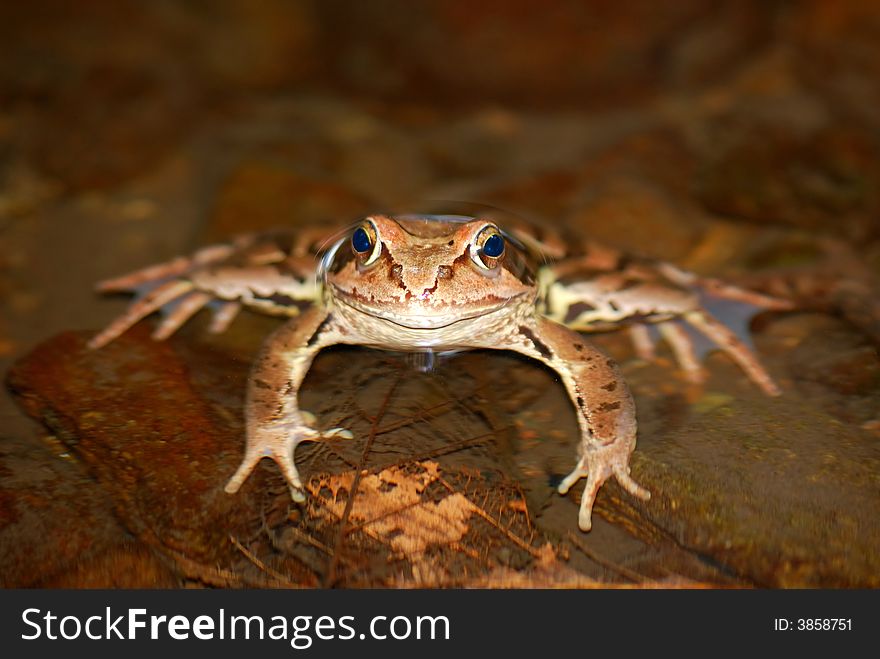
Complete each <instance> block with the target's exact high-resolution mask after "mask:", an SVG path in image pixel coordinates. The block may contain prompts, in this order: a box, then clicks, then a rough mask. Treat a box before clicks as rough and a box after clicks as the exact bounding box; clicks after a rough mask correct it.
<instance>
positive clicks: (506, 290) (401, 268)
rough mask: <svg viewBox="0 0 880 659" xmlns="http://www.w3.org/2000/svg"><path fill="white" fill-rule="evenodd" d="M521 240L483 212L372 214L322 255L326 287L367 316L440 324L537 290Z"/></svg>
mask: <svg viewBox="0 0 880 659" xmlns="http://www.w3.org/2000/svg"><path fill="white" fill-rule="evenodd" d="M534 266H535V264H534V259H533V258H532V257H531V256H530V255H529V253H528V251H527V250H526V249H525V248H524V247H523V245H522V244H521V243H520V242H519V241H518V240H517V239H515V238H514V237H512V236H511V235H508V234H506V233H504V232H503V231H502V230H501V229H500V228H499V227H498V226H497V225H496V224H495V223H493V222H491V221H490V220H486V219H479V218H472V217H463V216H455V215H400V216H394V217H389V216H385V215H371V216H370V217H367V218H365V219H363V220H361V221H360V222H358V223H357V224H356V225H354V227H352V229H351V230H350V231H349V232H348V233H347V234H346V235H345V237H343V238H341V239H340V240H339V241H337V242H336V243H335V244H334V245H333V247H332V248H331V249H330V250H329V251H328V252H327V254H326V255H325V256H324V260H323V264H322V269H321V270H322V274H323V279H324V286H325V291H326V294H327V295H329V296H330V297H331V298H332V299H333V300H334V301H336V302H338V303H342V304H346V305H348V306H350V307H353V308H354V309H356V310H358V311H360V312H362V313H366V314H369V315H371V316H374V317H378V318H383V319H385V320H389V321H391V322H394V323H397V324H398V325H403V326H404V327H410V328H414V329H420V328H425V329H427V328H440V327H444V326H446V325H450V324H452V323H455V322H458V321H461V320H464V319H467V318H474V317H477V316H482V315H485V314H487V313H491V312H493V311H497V310H499V309H502V308H505V307H508V306H510V307H515V306H516V304H514V303H517V302H525V303H528V304H531V303H532V302H533V300H534V296H535V294H536V288H535V276H534V275H535V267H534Z"/></svg>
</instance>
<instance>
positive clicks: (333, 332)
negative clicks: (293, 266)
mask: <svg viewBox="0 0 880 659" xmlns="http://www.w3.org/2000/svg"><path fill="white" fill-rule="evenodd" d="M343 338H344V337H343V334H342V333H341V332H340V330H339V329H338V327H337V325H336V323H335V322H334V318H333V316H332V314H331V313H330V312H329V311H328V309H326V308H323V307H317V306H316V307H313V308H312V309H309V310H308V311H307V312H305V313H304V314H303V315H302V316H300V317H299V318H295V319H293V320H290V321H288V322H287V323H285V324H284V325H283V326H282V327H281V328H279V329H278V330H276V331H275V333H274V334H272V335H271V336H270V337H269V338H268V339H267V340H266V341H265V343H264V344H263V347H262V348H261V350H260V354H259V356H258V357H257V360H256V361H255V362H254V366H253V368H252V369H251V375H250V379H249V381H248V390H247V401H246V407H245V419H246V425H247V448H246V449H245V456H244V459H243V460H242V462H241V466H239V468H238V470H237V471H236V472H235V474H234V475H233V476H232V478H230V479H229V482H228V483H227V484H226V488H225V489H226V491H227V492H229V493H230V494H233V493H235V492H237V491H238V489H239V488H240V487H241V485H242V483H244V481H245V480H246V479H247V477H248V476H249V475H250V473H251V472H252V471H253V469H254V467H255V466H256V465H257V463H258V462H259V461H260V460H261V459H262V458H266V457H268V458H272V459H273V460H274V461H275V462H276V463H277V464H278V466H279V467H280V468H281V472H282V473H283V474H284V478H285V480H286V481H287V484H288V485H289V486H290V493H291V497H292V498H293V499H294V500H295V501H302V500H303V499H304V496H303V493H302V481H301V480H300V477H299V472H298V471H297V469H296V464H295V461H294V451H295V450H296V447H297V446H298V445H299V444H300V443H301V442H312V441H317V440H319V439H322V438H326V437H333V436H337V435H342V436H347V437H351V433H350V432H348V431H347V430H343V429H341V428H334V429H331V430H327V431H324V432H321V431H318V430H315V429H314V428H312V427H311V426H309V423H308V420H307V419H306V418H305V415H307V414H308V413H307V412H304V411H302V410H300V409H299V405H298V402H297V401H298V392H299V388H300V385H301V384H302V381H303V379H304V378H305V376H306V373H308V370H309V368H310V367H311V364H312V360H313V359H314V358H315V355H317V354H318V352H319V351H320V350H321V349H322V348H325V347H327V346H329V345H333V344H336V343H343V342H344V341H343Z"/></svg>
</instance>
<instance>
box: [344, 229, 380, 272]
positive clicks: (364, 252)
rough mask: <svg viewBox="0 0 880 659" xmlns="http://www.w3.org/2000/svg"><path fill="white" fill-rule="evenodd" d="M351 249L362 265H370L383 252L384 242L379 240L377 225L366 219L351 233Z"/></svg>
mask: <svg viewBox="0 0 880 659" xmlns="http://www.w3.org/2000/svg"><path fill="white" fill-rule="evenodd" d="M351 249H352V251H353V252H354V254H355V256H356V257H357V260H358V262H359V263H360V264H361V265H370V264H371V263H373V262H374V261H375V260H376V259H378V258H379V254H381V253H382V243H381V242H379V238H378V233H377V232H376V225H375V224H373V223H372V222H370V221H369V220H365V221H364V222H363V223H361V225H360V226H358V228H357V229H355V230H354V232H353V233H352V234H351Z"/></svg>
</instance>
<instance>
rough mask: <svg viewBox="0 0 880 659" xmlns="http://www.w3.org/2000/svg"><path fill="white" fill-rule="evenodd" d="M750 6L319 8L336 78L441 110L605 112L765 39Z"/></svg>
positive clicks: (761, 18) (713, 71) (438, 1)
mask: <svg viewBox="0 0 880 659" xmlns="http://www.w3.org/2000/svg"><path fill="white" fill-rule="evenodd" d="M761 6H762V5H761V4H760V3H756V2H722V3H714V4H713V5H712V6H711V7H710V6H708V5H706V4H705V3H702V2H696V1H688V2H677V3H674V4H666V5H659V4H657V3H653V2H644V1H643V2H630V3H626V4H625V5H621V4H617V5H609V4H605V3H582V2H576V1H574V0H570V1H569V0H566V1H565V2H556V3H553V5H552V7H548V6H546V5H538V4H535V3H532V2H524V1H522V0H519V1H517V2H509V1H504V2H502V1H499V0H493V1H492V2H483V3H480V4H479V5H474V4H462V3H456V2H447V1H445V0H432V1H431V2H422V3H417V4H413V3H408V2H401V1H400V0H382V1H380V2H370V3H356V4H351V3H347V2H339V1H336V0H334V1H332V2H321V3H319V4H318V5H317V6H316V8H317V11H318V16H319V20H320V22H321V25H322V27H323V29H324V30H325V31H326V32H327V33H330V32H331V30H332V33H333V34H334V35H335V38H334V49H333V51H332V52H331V53H330V54H329V56H330V62H331V67H332V71H333V72H334V73H335V74H336V76H337V77H338V79H339V80H340V81H341V82H343V83H347V84H349V85H352V86H354V87H355V88H356V89H358V90H359V91H361V92H363V93H365V94H369V95H380V96H392V97H406V96H412V95H414V94H417V95H419V96H420V97H422V98H426V99H431V100H432V101H433V102H435V103H438V104H442V105H444V106H447V107H448V106H453V107H460V106H462V105H471V104H475V103H477V104H478V103H485V102H493V101H494V102H507V103H510V104H513V105H519V106H546V105H547V104H549V103H560V102H562V103H570V104H575V103H576V104H578V105H584V104H586V105H590V106H593V107H596V106H600V107H601V106H608V105H609V104H610V103H612V102H619V101H621V100H622V99H628V100H632V99H636V98H644V97H645V96H646V95H648V94H651V93H654V92H656V91H657V90H658V89H659V88H660V87H661V86H663V85H664V84H670V83H671V84H682V85H692V84H694V83H698V82H702V81H705V80H706V79H709V78H713V77H716V76H718V75H719V74H720V73H721V72H723V71H725V70H726V69H728V68H729V67H730V66H731V64H732V63H733V62H734V61H736V59H737V58H738V57H740V56H742V54H743V53H744V52H747V50H748V49H749V48H753V47H754V46H755V44H756V43H758V42H760V41H761V39H762V38H764V36H765V35H766V34H767V32H768V30H767V22H766V21H767V18H768V17H767V15H766V13H761V12H760V11H759V8H760V7H761Z"/></svg>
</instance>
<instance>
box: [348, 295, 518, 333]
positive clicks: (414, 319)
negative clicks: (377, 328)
mask: <svg viewBox="0 0 880 659" xmlns="http://www.w3.org/2000/svg"><path fill="white" fill-rule="evenodd" d="M522 298H523V296H522V295H519V296H514V297H510V298H503V299H502V298H497V299H492V300H486V301H485V304H481V305H479V306H473V307H469V308H465V307H463V306H462V305H447V306H444V307H441V308H438V309H428V308H425V307H422V308H415V309H413V308H410V309H407V310H405V311H401V310H397V309H393V308H389V307H388V306H383V307H382V308H377V307H373V306H371V305H369V304H366V303H364V302H363V301H361V300H359V299H355V298H351V297H348V296H344V295H336V296H334V298H333V299H334V301H335V302H336V303H337V304H342V305H344V306H346V307H348V308H349V309H353V310H354V311H355V312H356V313H358V314H363V315H366V316H369V317H371V318H374V319H376V320H380V321H386V322H389V323H393V324H395V325H399V326H400V327H405V328H407V329H414V330H420V329H423V330H438V329H443V328H444V327H450V326H452V325H457V324H459V323H464V322H467V321H469V320H474V319H475V318H480V317H483V316H490V315H492V314H495V313H498V312H501V311H504V312H505V313H507V311H506V309H507V308H508V307H510V306H511V305H513V304H515V303H516V302H517V301H519V300H521V299H522Z"/></svg>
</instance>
